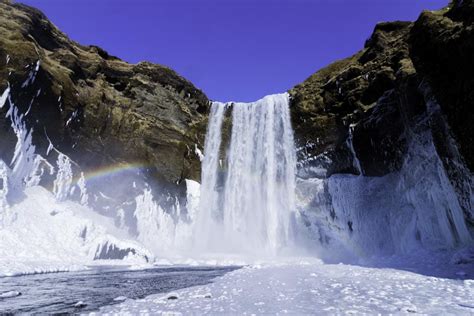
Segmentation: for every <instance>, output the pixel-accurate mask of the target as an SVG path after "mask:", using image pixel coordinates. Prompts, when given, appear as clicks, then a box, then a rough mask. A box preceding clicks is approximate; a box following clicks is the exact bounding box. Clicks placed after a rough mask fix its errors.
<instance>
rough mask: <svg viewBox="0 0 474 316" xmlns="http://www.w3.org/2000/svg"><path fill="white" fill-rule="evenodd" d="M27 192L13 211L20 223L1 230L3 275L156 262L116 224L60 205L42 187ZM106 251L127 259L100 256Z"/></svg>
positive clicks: (0, 271) (75, 205) (81, 209)
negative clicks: (111, 261) (111, 263)
mask: <svg viewBox="0 0 474 316" xmlns="http://www.w3.org/2000/svg"><path fill="white" fill-rule="evenodd" d="M24 193H25V195H26V197H25V198H24V199H23V200H22V201H21V202H19V203H17V204H14V205H13V206H11V208H10V213H11V214H14V216H15V219H14V220H13V221H12V222H11V223H10V224H9V225H8V226H5V227H4V228H3V229H1V230H0V240H1V243H0V276H6V275H17V274H25V273H26V274H29V273H45V272H59V271H71V270H78V269H83V268H84V267H85V266H86V265H90V264H95V263H98V262H97V261H94V260H95V259H123V260H124V262H125V263H128V264H136V263H144V262H147V261H148V260H152V258H153V255H152V254H151V253H150V252H149V251H147V250H146V249H145V248H143V246H141V245H140V244H139V243H137V242H134V241H129V240H127V236H126V235H124V233H123V232H120V231H118V230H117V229H116V228H115V227H114V224H113V221H112V220H110V219H108V218H106V217H103V216H101V215H98V214H96V213H94V212H93V211H91V210H90V209H88V208H87V207H84V206H82V205H80V204H78V203H74V202H70V201H67V202H58V201H57V200H56V199H55V197H54V195H53V194H52V193H51V192H49V191H48V190H46V189H44V188H43V187H40V186H36V187H30V188H27V189H26V190H25V192H24ZM104 246H105V247H106V248H104ZM107 248H108V249H111V248H114V249H115V250H117V249H120V250H122V257H113V258H109V257H101V256H100V254H102V253H107V252H104V250H103V249H107Z"/></svg>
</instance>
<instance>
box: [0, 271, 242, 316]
mask: <svg viewBox="0 0 474 316" xmlns="http://www.w3.org/2000/svg"><path fill="white" fill-rule="evenodd" d="M235 269H237V267H169V268H154V269H147V270H138V271H130V270H124V269H123V268H121V269H118V268H113V267H101V268H93V269H92V270H89V271H83V272H65V273H50V274H36V275H26V276H16V277H5V278H0V294H1V293H4V292H8V291H18V292H21V293H22V295H21V296H17V297H13V298H0V314H4V313H80V312H86V311H94V310H97V309H98V308H99V307H101V306H105V305H111V304H116V303H120V302H118V301H114V298H117V297H119V296H125V297H127V298H133V299H137V298H143V297H145V296H148V295H151V294H155V293H163V292H169V291H174V290H177V289H180V288H184V287H190V286H194V285H202V284H207V283H210V282H211V281H212V279H214V278H215V277H218V276H221V275H223V274H225V273H227V272H230V271H232V270H235ZM79 301H83V302H84V303H85V304H87V305H86V306H85V307H82V308H78V307H75V306H74V305H75V304H76V303H77V302H79Z"/></svg>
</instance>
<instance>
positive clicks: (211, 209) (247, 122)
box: [197, 94, 296, 254]
mask: <svg viewBox="0 0 474 316" xmlns="http://www.w3.org/2000/svg"><path fill="white" fill-rule="evenodd" d="M226 106H227V107H231V108H232V132H231V140H230V146H229V149H228V151H227V158H226V159H225V160H224V161H223V162H220V159H221V156H223V155H222V154H221V151H220V148H221V147H222V146H221V138H222V135H221V134H222V132H221V128H222V121H223V120H224V113H223V112H224V111H225V108H226ZM219 170H222V172H223V173H224V174H225V179H224V180H223V181H222V180H220V179H219ZM202 172H203V173H202V187H201V204H200V210H199V211H200V218H199V221H200V223H202V224H200V225H198V226H197V228H198V229H199V230H201V232H200V233H199V234H198V235H199V236H203V235H205V236H206V237H205V238H204V239H203V240H204V241H205V244H207V245H208V246H209V245H210V246H211V249H212V250H213V251H219V252H232V253H236V252H237V253H253V254H262V252H265V253H267V254H276V253H277V252H278V251H279V250H280V249H282V248H284V247H285V246H287V245H288V243H289V241H290V221H291V217H292V216H293V214H294V212H295V182H296V180H295V177H296V151H295V147H294V139H293V131H292V128H291V120H290V114H289V96H288V94H277V95H270V96H267V97H265V98H263V99H261V100H259V101H256V102H252V103H232V104H227V105H225V104H222V103H217V102H216V103H213V105H212V110H211V118H210V123H209V129H208V134H207V137H206V145H205V153H204V160H203V170H202ZM210 228H211V229H210Z"/></svg>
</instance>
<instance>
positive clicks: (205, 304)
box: [93, 259, 474, 315]
mask: <svg viewBox="0 0 474 316" xmlns="http://www.w3.org/2000/svg"><path fill="white" fill-rule="evenodd" d="M470 267H471V268H472V266H470ZM452 268H454V269H459V267H455V266H453V267H452ZM467 273H470V277H471V279H465V280H462V279H463V278H464V277H466V276H467ZM459 274H461V273H459ZM473 278H474V270H471V271H470V272H464V274H463V275H462V276H460V278H459V279H449V278H440V277H434V276H426V275H423V274H418V273H414V272H410V271H404V270H400V269H392V268H370V267H362V266H356V265H348V264H324V263H322V262H319V261H316V260H314V259H313V260H303V261H299V262H287V263H281V264H261V265H252V266H247V267H244V268H242V269H239V270H236V271H233V272H231V273H228V274H226V275H225V276H223V277H220V278H218V279H216V280H215V282H214V283H211V284H209V285H205V286H197V287H192V288H187V289H183V290H180V291H177V292H173V293H167V294H165V295H162V294H158V295H151V296H148V297H146V298H144V299H141V300H127V301H125V302H123V303H121V304H118V305H113V306H108V307H104V308H102V309H101V310H100V313H101V314H102V313H103V314H124V315H126V314H129V315H136V314H167V315H174V314H175V313H176V314H184V315H188V314H199V315H201V314H315V313H317V314H351V313H356V314H357V313H367V314H377V313H382V314H389V313H390V314H392V313H393V314H398V313H422V314H456V315H469V314H471V315H472V314H474V280H473ZM93 314H94V313H93Z"/></svg>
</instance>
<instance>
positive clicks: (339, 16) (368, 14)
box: [19, 0, 449, 101]
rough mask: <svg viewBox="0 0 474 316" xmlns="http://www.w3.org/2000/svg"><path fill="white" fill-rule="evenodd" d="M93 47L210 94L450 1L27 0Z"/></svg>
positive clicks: (346, 51) (297, 71)
mask: <svg viewBox="0 0 474 316" xmlns="http://www.w3.org/2000/svg"><path fill="white" fill-rule="evenodd" d="M19 2H23V3H26V4H29V5H32V6H34V7H37V8H39V9H41V10H42V11H43V12H44V13H45V14H46V15H47V16H48V17H49V18H50V19H51V20H52V21H53V23H54V24H56V25H57V26H58V27H59V28H60V29H61V30H62V31H64V32H65V33H66V34H68V35H69V36H70V37H71V38H72V39H73V40H75V41H77V42H80V43H81V44H84V45H89V44H94V45H98V46H101V47H102V48H104V49H105V50H107V51H108V52H109V53H110V54H112V55H115V56H118V57H120V58H122V59H124V60H126V61H128V62H132V63H136V62H139V61H143V60H147V61H151V62H154V63H159V64H162V65H166V66H169V67H171V68H173V69H175V70H176V71H177V72H178V73H180V74H181V75H183V76H184V77H186V78H187V79H189V80H191V81H192V82H193V83H194V84H195V85H196V86H197V87H198V88H200V89H202V90H203V91H204V92H205V93H206V94H207V95H208V96H209V98H211V99H213V100H220V101H230V100H233V101H252V100H256V99H259V98H260V97H262V96H264V95H266V94H271V93H277V92H283V91H286V90H288V89H289V88H291V87H293V86H294V85H295V84H297V83H300V82H302V81H303V80H304V79H306V78H307V77H308V76H309V75H311V74H312V73H314V72H315V71H316V70H318V69H320V68H321V67H324V66H325V65H327V64H329V63H331V62H333V61H335V60H338V59H341V58H344V57H347V56H350V55H352V54H354V53H355V52H357V51H358V50H360V49H361V48H362V47H363V45H364V42H365V40H366V39H367V38H368V37H369V36H370V34H371V33H372V30H373V28H374V26H375V24H376V23H377V22H380V21H393V20H415V19H416V18H417V17H418V15H419V14H420V13H421V11H422V10H424V9H430V10H432V9H439V8H441V7H443V6H445V5H447V4H448V2H449V1H448V0H273V1H270V0H20V1H19Z"/></svg>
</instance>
